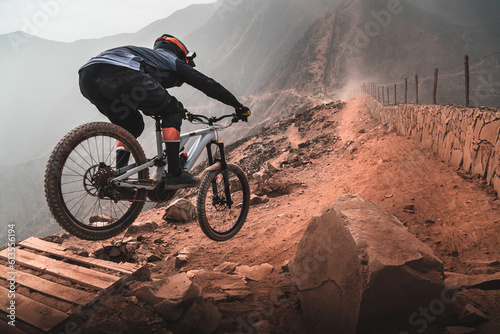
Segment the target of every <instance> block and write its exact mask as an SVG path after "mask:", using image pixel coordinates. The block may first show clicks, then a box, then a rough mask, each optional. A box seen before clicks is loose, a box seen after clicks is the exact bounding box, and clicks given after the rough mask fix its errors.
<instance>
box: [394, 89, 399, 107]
mask: <svg viewBox="0 0 500 334" xmlns="http://www.w3.org/2000/svg"><path fill="white" fill-rule="evenodd" d="M397 89H398V88H397V84H394V105H397V98H396V96H397V92H398V91H397Z"/></svg>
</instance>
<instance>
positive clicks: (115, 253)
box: [109, 246, 122, 257]
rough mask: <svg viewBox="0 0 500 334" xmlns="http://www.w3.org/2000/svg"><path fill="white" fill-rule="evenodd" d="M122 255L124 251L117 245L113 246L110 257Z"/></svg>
mask: <svg viewBox="0 0 500 334" xmlns="http://www.w3.org/2000/svg"><path fill="white" fill-rule="evenodd" d="M120 255H122V252H121V251H120V249H119V248H118V247H116V246H114V247H113V248H111V250H110V251H109V256H110V257H117V256H120Z"/></svg>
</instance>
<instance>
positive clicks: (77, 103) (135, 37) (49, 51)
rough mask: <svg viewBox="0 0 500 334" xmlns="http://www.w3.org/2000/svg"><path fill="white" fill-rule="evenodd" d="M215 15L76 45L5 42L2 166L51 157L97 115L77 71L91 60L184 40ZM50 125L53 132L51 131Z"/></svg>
mask: <svg viewBox="0 0 500 334" xmlns="http://www.w3.org/2000/svg"><path fill="white" fill-rule="evenodd" d="M214 12H215V8H214V7H213V6H212V5H206V4H205V5H196V6H194V5H193V6H189V7H187V8H185V9H183V10H180V11H177V12H175V13H174V14H172V15H171V16H169V17H168V18H166V19H162V20H159V21H156V22H154V23H152V24H150V25H149V26H147V27H145V28H144V29H142V30H141V31H139V32H137V33H135V34H121V35H118V36H112V37H106V38H101V39H93V40H79V41H76V42H74V43H61V42H53V41H47V40H44V39H40V38H38V37H35V36H30V35H27V34H25V33H22V32H17V33H12V34H8V35H2V36H0V59H1V62H0V72H1V73H2V74H3V77H4V78H9V79H8V80H2V81H0V101H1V102H0V103H1V109H2V122H1V123H0V141H1V142H2V143H9V144H7V145H4V147H3V148H2V150H1V151H0V164H16V163H23V162H26V161H28V160H30V159H33V158H37V157H40V156H41V155H47V153H48V151H49V150H51V149H52V148H53V147H54V145H55V144H56V143H57V141H58V140H59V139H60V138H61V137H62V136H63V135H64V134H65V133H66V132H68V131H69V130H70V129H72V128H74V127H75V126H77V125H79V124H81V123H83V122H85V121H88V120H89V119H91V118H92V117H95V115H96V114H98V113H97V110H96V109H95V108H94V107H92V105H91V104H90V103H88V101H87V100H85V99H84V98H83V97H82V96H81V94H80V91H79V88H78V69H79V68H80V67H81V66H82V65H83V64H84V63H85V62H86V61H87V60H88V59H90V58H91V57H93V56H95V55H97V54H98V53H100V52H101V51H103V50H105V49H109V48H112V47H116V46H119V45H127V44H136V45H141V46H149V47H151V46H152V44H153V42H154V40H155V39H156V38H157V37H158V36H161V35H162V34H163V33H165V32H172V33H173V34H176V35H178V36H179V38H182V37H184V36H185V35H186V34H189V33H191V32H192V31H194V30H196V29H198V28H199V27H200V26H201V25H203V24H204V22H206V21H207V20H208V19H209V18H210V17H211V16H212V15H213V13H214ZM47 122H49V123H50V126H51V129H50V130H51V131H47V128H46V124H47ZM27 129H29V131H28V130H27ZM34 138H35V140H33V139H34Z"/></svg>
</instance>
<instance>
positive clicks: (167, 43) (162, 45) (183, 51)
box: [153, 34, 196, 67]
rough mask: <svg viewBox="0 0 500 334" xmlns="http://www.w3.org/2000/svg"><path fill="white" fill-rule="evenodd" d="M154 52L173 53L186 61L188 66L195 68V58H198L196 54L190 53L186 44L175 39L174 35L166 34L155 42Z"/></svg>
mask: <svg viewBox="0 0 500 334" xmlns="http://www.w3.org/2000/svg"><path fill="white" fill-rule="evenodd" d="M153 49H154V50H156V49H164V50H168V51H171V52H173V53H174V54H175V55H176V56H177V57H178V58H179V59H181V60H184V61H185V62H186V63H187V64H189V65H190V66H192V67H195V66H196V64H195V63H194V58H195V57H196V52H189V50H188V48H187V47H186V45H184V43H182V42H181V41H180V40H178V39H177V38H175V37H174V36H172V35H167V34H164V35H162V36H161V37H158V38H157V39H156V41H155V44H154V47H153Z"/></svg>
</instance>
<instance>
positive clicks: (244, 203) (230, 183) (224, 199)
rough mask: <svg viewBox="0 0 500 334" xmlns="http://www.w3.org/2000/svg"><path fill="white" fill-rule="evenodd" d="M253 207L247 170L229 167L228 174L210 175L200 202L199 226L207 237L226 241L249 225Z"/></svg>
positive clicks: (206, 180)
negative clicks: (251, 206)
mask: <svg viewBox="0 0 500 334" xmlns="http://www.w3.org/2000/svg"><path fill="white" fill-rule="evenodd" d="M249 206H250V187H249V185H248V179H247V177H246V175H245V172H243V170H242V169H241V168H240V167H239V166H237V165H235V164H228V165H227V170H224V171H223V170H216V171H209V172H208V173H207V175H206V176H205V178H204V179H203V181H202V183H201V185H200V190H199V193H198V200H197V213H198V223H199V224H200V227H201V229H202V231H203V233H205V235H206V236H207V237H209V238H210V239H212V240H215V241H226V240H229V239H231V238H232V237H234V236H235V235H236V234H237V233H238V231H239V230H240V229H241V227H242V226H243V224H244V223H245V220H246V217H247V214H248V208H249Z"/></svg>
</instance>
